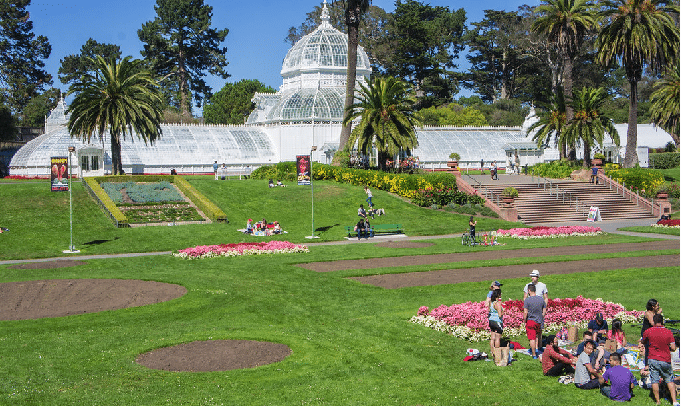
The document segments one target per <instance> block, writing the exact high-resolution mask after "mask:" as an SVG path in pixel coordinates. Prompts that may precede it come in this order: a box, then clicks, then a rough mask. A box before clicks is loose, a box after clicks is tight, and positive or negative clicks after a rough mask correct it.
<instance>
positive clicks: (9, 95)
mask: <svg viewBox="0 0 681 406" xmlns="http://www.w3.org/2000/svg"><path fill="white" fill-rule="evenodd" d="M30 4H31V1H30V0H15V1H7V0H5V1H2V2H0V102H2V103H4V104H5V105H6V106H8V107H9V108H10V110H11V112H12V113H13V114H14V115H20V114H22V111H23V109H24V107H25V106H26V104H28V102H29V100H30V99H31V97H33V96H35V95H36V94H38V93H39V92H40V91H42V90H43V89H44V88H45V86H49V85H51V84H52V76H50V75H49V74H48V73H47V72H46V71H45V70H44V67H45V62H43V60H45V59H47V58H49V56H50V53H51V52H52V47H51V46H50V43H49V42H48V40H47V38H46V37H44V36H42V35H39V36H37V37H36V36H35V35H34V34H33V32H32V31H33V22H32V21H31V20H30V16H29V13H28V11H26V7H28V6H29V5H30Z"/></svg>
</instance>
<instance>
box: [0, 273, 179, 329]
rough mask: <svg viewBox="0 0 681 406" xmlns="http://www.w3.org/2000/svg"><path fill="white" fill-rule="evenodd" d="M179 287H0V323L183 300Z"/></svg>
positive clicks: (109, 283)
mask: <svg viewBox="0 0 681 406" xmlns="http://www.w3.org/2000/svg"><path fill="white" fill-rule="evenodd" d="M186 293H187V289H186V288H185V287H183V286H179V285H173V284H170V283H161V282H153V281H140V280H123V279H53V280H40V281H26V282H7V283H0V297H1V298H2V300H1V301H0V320H27V319H40V318H43V317H62V316H71V315H75V314H83V313H94V312H101V311H104V310H116V309H123V308H126V307H135V306H144V305H148V304H154V303H161V302H165V301H168V300H171V299H175V298H178V297H181V296H183V295H184V294H186Z"/></svg>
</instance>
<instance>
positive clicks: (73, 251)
mask: <svg viewBox="0 0 681 406" xmlns="http://www.w3.org/2000/svg"><path fill="white" fill-rule="evenodd" d="M75 151H76V147H74V146H73V145H71V146H69V160H68V166H69V225H70V228H71V244H69V249H67V250H64V251H62V252H63V253H65V254H78V253H80V250H77V249H76V247H75V246H74V245H73V192H72V191H71V179H72V178H73V172H72V171H71V154H72V153H73V152H75Z"/></svg>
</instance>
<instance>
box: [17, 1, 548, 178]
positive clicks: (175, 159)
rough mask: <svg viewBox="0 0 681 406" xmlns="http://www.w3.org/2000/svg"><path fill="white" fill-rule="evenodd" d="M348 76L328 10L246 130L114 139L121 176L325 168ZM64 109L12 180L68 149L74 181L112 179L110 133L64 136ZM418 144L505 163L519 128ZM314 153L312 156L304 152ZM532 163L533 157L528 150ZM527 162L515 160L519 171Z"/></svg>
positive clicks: (361, 60)
mask: <svg viewBox="0 0 681 406" xmlns="http://www.w3.org/2000/svg"><path fill="white" fill-rule="evenodd" d="M357 54H358V55H357V76H356V81H357V83H358V85H359V83H366V81H367V79H368V78H369V76H370V74H371V66H370V62H369V58H368V56H367V54H366V52H365V51H364V50H363V49H362V48H361V47H360V48H359V49H358V52H357ZM346 70H347V35H345V34H343V33H342V32H340V31H338V30H337V29H335V28H333V27H332V26H331V24H330V23H329V15H328V9H327V8H326V3H324V6H323V12H322V22H321V24H320V25H319V26H318V27H317V28H316V29H315V30H314V31H313V32H311V33H310V34H308V35H306V36H304V37H303V38H301V39H300V40H299V41H298V42H297V43H296V44H295V45H294V46H293V47H292V48H291V49H290V50H289V52H288V53H287V55H286V57H285V58H284V61H283V64H282V70H281V75H282V78H283V83H282V85H281V87H280V88H279V91H278V92H277V93H275V94H271V93H256V94H255V96H254V97H253V102H254V103H255V105H256V108H255V110H254V111H253V112H252V113H251V114H250V116H249V117H248V119H247V121H246V124H244V125H238V126H230V125H163V126H162V127H161V129H162V135H161V137H160V138H159V139H158V140H157V141H156V142H154V144H153V145H152V144H149V145H147V144H145V143H144V142H143V141H141V140H140V139H138V137H137V136H136V135H135V134H133V135H132V136H127V137H126V138H125V139H124V140H122V141H121V148H122V151H121V156H122V162H123V170H124V171H125V172H126V173H170V171H171V170H173V169H174V170H175V171H177V173H212V171H213V163H214V162H215V161H218V163H219V164H220V165H222V164H223V163H224V164H225V165H226V166H227V167H228V168H229V170H230V171H234V172H240V171H244V170H248V169H253V168H255V167H258V166H261V165H267V164H272V163H276V162H280V161H293V160H295V157H296V155H307V154H312V159H313V160H315V161H318V162H330V160H331V157H332V156H333V154H334V153H335V150H336V149H337V148H338V143H339V138H340V131H341V122H342V119H343V104H344V101H345V84H346ZM67 122H68V115H67V107H66V104H65V103H64V101H63V100H62V101H61V102H60V103H59V105H58V106H57V108H55V109H54V110H53V111H52V112H51V114H50V116H49V117H48V119H47V120H46V132H45V134H44V135H42V136H40V137H38V138H36V139H34V140H32V141H30V142H28V143H27V144H26V145H25V146H24V147H22V148H21V149H20V150H19V151H18V152H17V153H16V154H15V155H14V157H13V159H12V160H11V162H10V165H9V166H10V168H9V169H10V174H11V175H17V176H28V177H32V176H49V173H50V158H51V157H57V156H67V155H68V147H69V146H74V147H75V148H76V156H75V157H74V162H73V163H72V165H73V170H74V173H77V174H78V175H79V176H89V175H99V174H107V173H110V172H111V146H110V139H109V134H108V133H105V134H103V135H102V136H101V137H100V136H99V134H95V135H93V137H92V138H91V142H89V143H88V142H85V141H83V140H80V139H77V138H71V136H70V135H69V133H68V130H67V128H66V123H67ZM417 137H418V142H419V146H418V148H416V149H415V150H414V151H412V155H414V156H418V157H419V160H420V162H421V164H422V166H424V167H432V168H438V167H444V166H445V162H446V161H447V160H449V154H450V153H452V152H457V153H459V154H460V155H461V161H462V163H463V166H464V167H465V165H466V161H468V163H469V164H470V165H472V164H473V163H474V162H477V163H478V166H479V162H480V159H483V160H484V161H485V162H491V161H493V160H496V161H497V162H498V163H499V164H500V165H501V166H504V165H505V162H506V159H507V156H508V151H510V150H513V149H514V148H515V147H514V146H515V145H521V144H522V143H523V142H526V141H527V139H526V136H525V129H524V128H521V127H517V128H493V127H491V128H438V127H427V128H423V129H417ZM313 146H316V147H317V150H316V151H315V152H311V150H312V147H313ZM530 155H533V156H534V155H536V151H534V152H532V154H530ZM524 163H525V162H523V164H524Z"/></svg>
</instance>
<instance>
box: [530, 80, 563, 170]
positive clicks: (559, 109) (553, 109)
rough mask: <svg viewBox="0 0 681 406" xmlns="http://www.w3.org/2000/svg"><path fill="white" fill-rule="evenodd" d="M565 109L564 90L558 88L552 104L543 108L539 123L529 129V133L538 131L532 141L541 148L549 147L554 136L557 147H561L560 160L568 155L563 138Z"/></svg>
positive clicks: (552, 98)
mask: <svg viewBox="0 0 681 406" xmlns="http://www.w3.org/2000/svg"><path fill="white" fill-rule="evenodd" d="M565 108H566V106H565V97H564V96H563V89H562V88H561V87H558V89H556V93H555V94H554V95H553V96H552V97H551V104H549V105H545V106H543V109H542V111H541V113H539V121H537V122H535V123H534V124H532V125H531V126H530V128H529V129H528V133H531V132H532V131H534V130H537V132H536V133H535V134H534V136H533V137H532V139H533V140H534V141H535V142H536V143H537V147H540V148H541V147H543V146H546V145H548V144H549V141H550V140H551V137H552V136H553V139H554V143H555V145H558V146H559V150H560V159H564V158H565V157H566V155H567V153H566V152H567V151H566V149H567V144H566V142H565V138H564V137H563V127H565V122H566V118H565V116H566V113H565Z"/></svg>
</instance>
